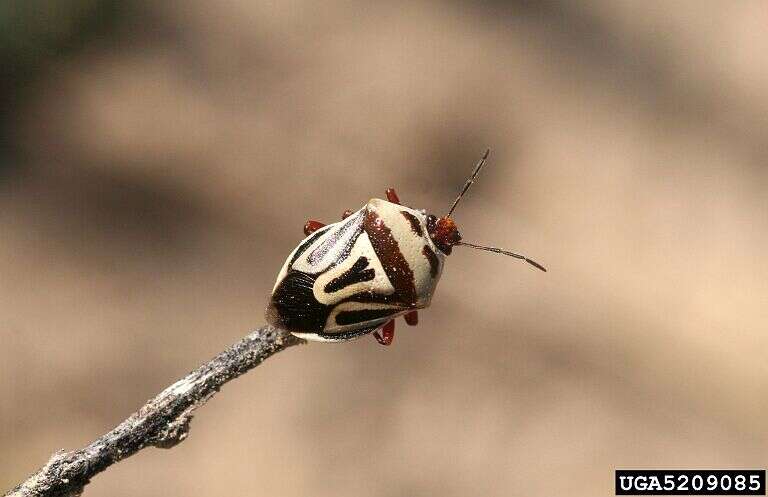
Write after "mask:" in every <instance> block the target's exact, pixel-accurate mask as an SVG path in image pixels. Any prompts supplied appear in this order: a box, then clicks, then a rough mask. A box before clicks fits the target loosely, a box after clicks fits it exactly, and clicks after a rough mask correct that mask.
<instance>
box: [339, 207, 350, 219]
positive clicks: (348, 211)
mask: <svg viewBox="0 0 768 497" xmlns="http://www.w3.org/2000/svg"><path fill="white" fill-rule="evenodd" d="M351 215H352V211H351V210H349V209H347V210H345V211H344V212H343V213H342V214H341V220H342V221H343V220H345V219H346V218H348V217H349V216H351Z"/></svg>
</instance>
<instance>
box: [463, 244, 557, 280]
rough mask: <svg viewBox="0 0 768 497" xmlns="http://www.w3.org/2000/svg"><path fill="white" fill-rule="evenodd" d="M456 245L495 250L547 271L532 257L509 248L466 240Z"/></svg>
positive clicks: (489, 250)
mask: <svg viewBox="0 0 768 497" xmlns="http://www.w3.org/2000/svg"><path fill="white" fill-rule="evenodd" d="M456 245H464V246H465V247H470V248H473V249H477V250H486V251H488V252H495V253H497V254H502V255H507V256H509V257H514V258H515V259H520V260H523V261H525V262H527V263H528V264H530V265H531V266H533V267H535V268H536V269H540V270H542V271H544V272H545V273H546V272H547V268H545V267H544V266H542V265H541V264H539V263H538V262H536V261H534V260H533V259H529V258H527V257H526V256H524V255H521V254H516V253H514V252H510V251H509V250H504V249H500V248H497V247H487V246H485V245H475V244H474V243H468V242H457V243H456Z"/></svg>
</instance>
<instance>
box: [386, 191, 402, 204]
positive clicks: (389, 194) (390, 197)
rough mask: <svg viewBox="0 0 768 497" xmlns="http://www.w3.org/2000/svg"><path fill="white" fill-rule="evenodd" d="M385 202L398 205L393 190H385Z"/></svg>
mask: <svg viewBox="0 0 768 497" xmlns="http://www.w3.org/2000/svg"><path fill="white" fill-rule="evenodd" d="M387 200H389V201H390V202H392V203H393V204H398V205H400V199H399V198H398V196H397V193H395V189H394V188H387Z"/></svg>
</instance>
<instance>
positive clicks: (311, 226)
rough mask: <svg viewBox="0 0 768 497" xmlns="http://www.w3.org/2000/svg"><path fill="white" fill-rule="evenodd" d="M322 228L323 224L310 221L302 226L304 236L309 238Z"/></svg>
mask: <svg viewBox="0 0 768 497" xmlns="http://www.w3.org/2000/svg"><path fill="white" fill-rule="evenodd" d="M323 226H325V224H323V223H321V222H320V221H314V220H312V219H310V220H309V221H307V224H305V225H304V234H305V235H306V236H309V235H311V234H312V233H314V232H315V231H317V230H319V229H320V228H322V227H323Z"/></svg>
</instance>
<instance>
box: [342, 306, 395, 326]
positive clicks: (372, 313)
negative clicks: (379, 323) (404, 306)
mask: <svg viewBox="0 0 768 497" xmlns="http://www.w3.org/2000/svg"><path fill="white" fill-rule="evenodd" d="M397 312H398V311H397V309H360V310H358V311H341V312H339V313H338V314H336V324H338V325H345V324H355V323H364V322H366V321H373V320H375V319H381V318H384V317H387V316H391V315H392V314H396V313H397Z"/></svg>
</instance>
